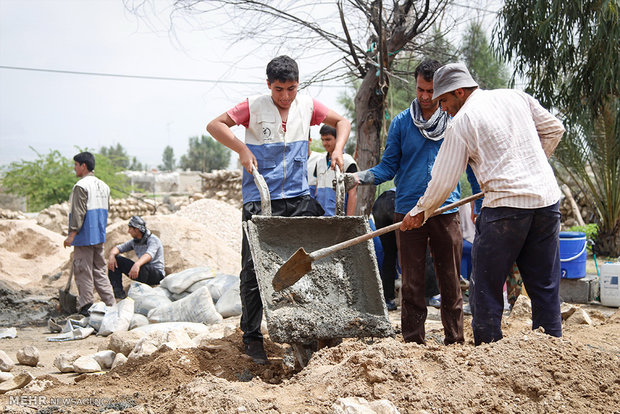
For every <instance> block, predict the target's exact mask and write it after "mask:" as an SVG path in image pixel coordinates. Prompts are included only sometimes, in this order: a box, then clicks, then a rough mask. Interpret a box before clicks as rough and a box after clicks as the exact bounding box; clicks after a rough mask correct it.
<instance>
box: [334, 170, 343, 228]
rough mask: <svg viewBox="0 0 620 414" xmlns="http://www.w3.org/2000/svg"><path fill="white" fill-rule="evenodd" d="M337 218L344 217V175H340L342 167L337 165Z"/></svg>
mask: <svg viewBox="0 0 620 414" xmlns="http://www.w3.org/2000/svg"><path fill="white" fill-rule="evenodd" d="M335 214H336V215H337V216H344V215H345V212H344V174H341V173H340V167H339V166H338V164H336V211H335Z"/></svg>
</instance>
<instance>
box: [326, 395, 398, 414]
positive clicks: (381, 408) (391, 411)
mask: <svg viewBox="0 0 620 414" xmlns="http://www.w3.org/2000/svg"><path fill="white" fill-rule="evenodd" d="M332 413H333V414H399V411H398V408H396V406H395V405H394V404H392V403H391V402H390V401H388V400H376V401H373V402H370V403H369V402H368V401H367V400H366V399H365V398H361V397H348V398H338V400H336V402H335V403H334V404H333V405H332Z"/></svg>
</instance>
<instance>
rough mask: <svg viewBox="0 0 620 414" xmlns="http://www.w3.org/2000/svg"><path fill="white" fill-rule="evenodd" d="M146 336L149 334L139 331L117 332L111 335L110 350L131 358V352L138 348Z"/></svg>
mask: <svg viewBox="0 0 620 414" xmlns="http://www.w3.org/2000/svg"><path fill="white" fill-rule="evenodd" d="M145 336H147V334H146V333H145V332H141V331H139V330H133V331H126V332H115V333H113V334H112V335H110V341H109V342H108V349H110V350H112V351H114V352H116V353H117V354H118V353H121V354H123V355H125V356H129V354H130V353H131V351H132V350H133V349H134V348H135V347H136V344H137V343H138V342H139V341H140V339H142V338H144V337H145Z"/></svg>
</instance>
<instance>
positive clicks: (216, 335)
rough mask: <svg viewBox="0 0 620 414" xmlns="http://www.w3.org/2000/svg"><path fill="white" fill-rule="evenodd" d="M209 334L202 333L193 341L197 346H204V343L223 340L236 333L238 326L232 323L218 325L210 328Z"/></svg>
mask: <svg viewBox="0 0 620 414" xmlns="http://www.w3.org/2000/svg"><path fill="white" fill-rule="evenodd" d="M209 328H211V329H209V332H205V333H202V334H200V335H197V336H195V337H194V338H193V339H192V341H193V342H194V343H195V344H196V345H197V346H203V345H204V343H206V342H208V341H212V340H213V339H221V338H224V337H225V336H228V335H231V334H233V333H234V332H235V329H236V328H237V325H235V324H232V323H218V324H216V325H210V326H209Z"/></svg>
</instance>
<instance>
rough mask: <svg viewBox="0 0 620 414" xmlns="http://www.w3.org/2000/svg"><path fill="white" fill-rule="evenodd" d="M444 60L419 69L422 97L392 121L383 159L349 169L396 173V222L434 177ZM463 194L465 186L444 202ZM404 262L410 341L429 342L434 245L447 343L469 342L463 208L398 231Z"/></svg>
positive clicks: (356, 178) (404, 314)
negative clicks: (436, 86)
mask: <svg viewBox="0 0 620 414" xmlns="http://www.w3.org/2000/svg"><path fill="white" fill-rule="evenodd" d="M440 66H441V64H440V63H439V62H437V61H434V60H429V59H427V60H424V61H423V62H422V63H421V64H420V65H419V66H418V67H417V68H416V70H415V73H414V75H415V78H416V95H417V97H416V99H414V100H413V102H412V103H411V106H410V107H409V108H408V109H406V110H404V111H403V112H401V113H400V114H398V115H397V116H396V117H395V118H394V119H393V121H392V123H391V125H390V129H389V132H388V138H387V143H386V146H385V151H384V152H383V157H382V158H381V162H380V163H379V164H378V165H376V166H375V167H373V168H371V169H369V170H366V171H360V172H358V173H355V174H352V175H349V177H347V178H346V181H347V182H353V183H354V185H355V183H357V184H360V185H364V184H374V185H378V184H381V183H383V182H385V181H389V180H391V179H394V183H395V184H396V202H395V212H394V222H398V221H401V220H402V219H403V218H404V217H405V215H406V214H407V213H408V212H409V211H410V210H411V208H413V207H415V205H416V203H417V202H418V199H419V198H420V197H421V196H422V195H423V194H424V191H425V190H426V187H427V185H428V183H429V181H430V180H431V169H432V168H433V163H434V162H435V157H436V156H437V153H438V152H439V148H440V147H441V143H442V142H443V133H444V130H445V128H446V124H447V122H448V115H447V113H445V112H443V111H441V109H440V108H439V103H438V102H437V101H433V99H432V95H433V75H434V73H435V70H437V69H438V68H439V67H440ZM459 198H460V189H459V187H458V186H457V188H456V189H455V190H454V191H453V192H452V193H451V194H450V196H449V197H448V199H447V200H446V201H445V203H444V205H446V204H449V203H452V202H455V201H457V200H459ZM396 236H397V240H398V245H399V249H400V258H401V267H402V276H403V281H402V303H401V322H402V332H403V337H404V339H405V342H416V343H419V344H423V343H425V340H424V337H425V332H424V322H425V320H426V315H427V308H426V300H425V298H424V286H425V283H424V274H425V263H426V249H427V245H430V249H431V254H432V257H433V262H434V267H435V274H436V275H437V279H438V281H439V290H440V293H441V321H442V323H443V326H444V333H445V339H444V343H445V344H446V345H447V344H452V343H463V342H464V337H463V298H462V295H461V288H460V285H459V270H460V262H461V249H462V243H463V239H462V234H461V228H460V219H459V214H458V209H456V208H455V209H452V210H450V211H448V212H446V213H444V214H441V215H439V216H435V217H432V218H430V219H429V220H428V221H427V222H426V223H425V225H424V226H422V227H420V228H418V229H414V230H409V231H404V232H403V231H400V230H398V231H397V234H396Z"/></svg>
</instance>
